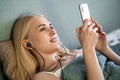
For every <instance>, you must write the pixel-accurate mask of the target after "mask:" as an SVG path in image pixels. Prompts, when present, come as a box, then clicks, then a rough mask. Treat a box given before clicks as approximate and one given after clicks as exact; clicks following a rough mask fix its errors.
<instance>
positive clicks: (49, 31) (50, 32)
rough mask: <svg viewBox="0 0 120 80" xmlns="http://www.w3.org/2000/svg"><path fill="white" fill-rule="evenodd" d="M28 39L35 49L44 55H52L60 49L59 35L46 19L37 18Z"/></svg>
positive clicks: (29, 31)
mask: <svg viewBox="0 0 120 80" xmlns="http://www.w3.org/2000/svg"><path fill="white" fill-rule="evenodd" d="M27 39H28V42H29V43H31V44H32V47H33V48H35V49H36V50H38V51H39V52H42V53H52V52H54V51H56V50H57V49H58V45H59V39H58V35H57V33H56V31H55V29H54V28H53V27H52V24H51V23H50V22H49V21H48V20H47V19H46V18H45V17H41V16H36V18H35V19H34V20H33V22H32V25H31V27H30V29H29V30H28V38H27Z"/></svg>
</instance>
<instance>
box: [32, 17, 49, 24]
mask: <svg viewBox="0 0 120 80" xmlns="http://www.w3.org/2000/svg"><path fill="white" fill-rule="evenodd" d="M44 23H49V21H48V20H47V19H46V18H45V17H44V16H36V17H35V18H34V20H33V24H44Z"/></svg>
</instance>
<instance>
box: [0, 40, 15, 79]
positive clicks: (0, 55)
mask: <svg viewBox="0 0 120 80" xmlns="http://www.w3.org/2000/svg"><path fill="white" fill-rule="evenodd" d="M15 59H16V57H15V52H14V47H13V43H12V41H11V40H8V41H2V42H0V61H1V62H2V64H3V69H4V72H5V73H6V75H7V77H8V78H9V79H11V77H12V76H13V74H14V70H15V68H16V60H15Z"/></svg>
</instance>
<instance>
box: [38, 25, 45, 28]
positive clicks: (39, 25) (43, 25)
mask: <svg viewBox="0 0 120 80" xmlns="http://www.w3.org/2000/svg"><path fill="white" fill-rule="evenodd" d="M41 26H46V24H40V25H38V27H37V28H39V27H41Z"/></svg>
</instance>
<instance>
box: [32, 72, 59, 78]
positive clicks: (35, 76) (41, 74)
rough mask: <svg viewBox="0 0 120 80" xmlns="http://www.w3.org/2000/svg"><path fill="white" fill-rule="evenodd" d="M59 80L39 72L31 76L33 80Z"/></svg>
mask: <svg viewBox="0 0 120 80" xmlns="http://www.w3.org/2000/svg"><path fill="white" fill-rule="evenodd" d="M48 79H49V80H61V79H60V78H57V77H56V76H54V75H52V74H48V73H42V72H39V73H37V74H35V75H34V76H33V80H48Z"/></svg>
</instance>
